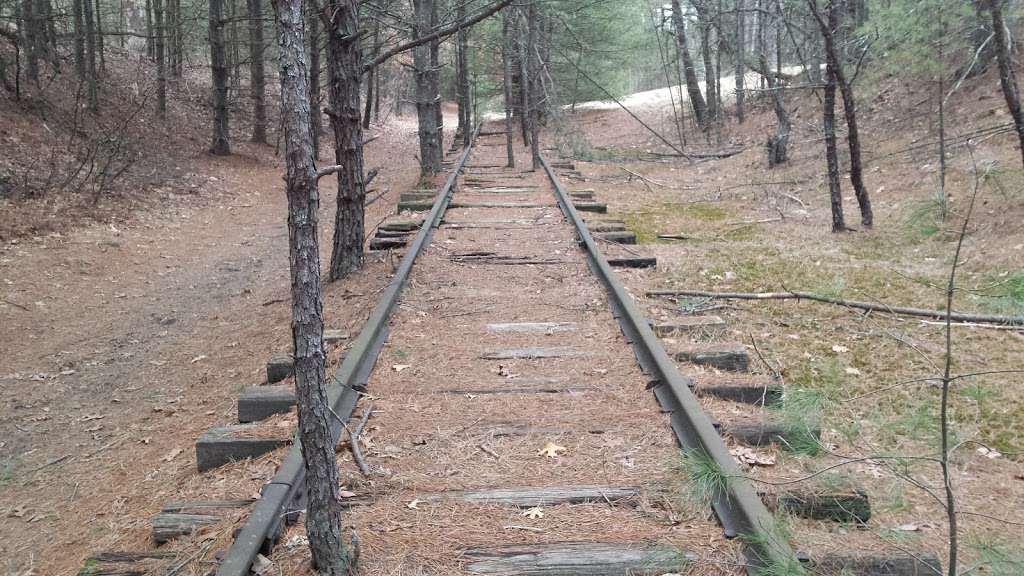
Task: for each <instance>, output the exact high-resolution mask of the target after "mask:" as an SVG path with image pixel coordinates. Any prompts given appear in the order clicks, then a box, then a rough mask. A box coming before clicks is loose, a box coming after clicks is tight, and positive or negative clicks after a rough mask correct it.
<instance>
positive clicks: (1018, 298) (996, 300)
mask: <svg viewBox="0 0 1024 576" xmlns="http://www.w3.org/2000/svg"><path fill="white" fill-rule="evenodd" d="M993 284H995V286H994V287H993V288H992V289H991V290H989V291H988V292H987V293H985V294H983V295H984V296H985V297H987V298H988V299H989V301H988V302H987V304H988V307H989V308H991V309H993V310H995V311H997V312H999V313H1002V314H1013V315H1016V314H1024V268H1021V269H1018V270H1015V271H1013V272H1008V273H1006V275H1005V276H1003V277H1001V278H998V277H997V278H995V279H994V282H993Z"/></svg>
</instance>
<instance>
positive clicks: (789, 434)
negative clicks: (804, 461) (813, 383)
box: [774, 388, 824, 456]
mask: <svg viewBox="0 0 1024 576" xmlns="http://www.w3.org/2000/svg"><path fill="white" fill-rule="evenodd" d="M823 403H824V401H823V398H822V395H821V393H820V392H818V391H816V390H810V389H806V388H794V389H789V390H786V394H785V396H783V398H782V404H781V405H779V406H777V407H775V408H774V410H775V411H776V412H777V413H778V417H779V419H780V421H781V423H782V427H783V429H784V430H785V431H786V448H788V449H789V450H790V451H791V452H794V453H797V454H805V455H808V456H814V455H817V454H818V453H819V452H821V442H820V441H819V440H818V437H817V436H816V435H815V434H814V432H815V431H816V430H818V429H820V427H821V414H822V406H823Z"/></svg>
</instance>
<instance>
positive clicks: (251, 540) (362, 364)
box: [217, 125, 480, 576]
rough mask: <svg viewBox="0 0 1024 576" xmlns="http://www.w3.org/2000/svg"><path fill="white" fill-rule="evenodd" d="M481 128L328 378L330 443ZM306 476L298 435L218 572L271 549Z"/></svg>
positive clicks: (239, 572) (299, 502)
mask: <svg viewBox="0 0 1024 576" xmlns="http://www.w3.org/2000/svg"><path fill="white" fill-rule="evenodd" d="M479 132H480V125H478V126H477V127H476V129H475V130H474V131H473V137H472V138H471V139H470V145H469V146H467V147H466V149H465V150H463V151H462V154H461V155H460V156H459V160H458V162H457V163H456V165H455V167H454V168H453V169H452V171H451V173H450V174H449V175H448V178H447V180H445V183H444V186H443V187H442V188H441V191H440V194H439V195H438V197H437V199H436V200H434V206H433V207H432V208H431V210H430V213H429V214H428V215H427V217H426V218H425V219H424V221H423V225H422V226H420V231H419V233H418V234H417V235H416V238H415V240H413V243H412V244H411V245H410V247H409V249H408V250H407V251H406V253H405V256H404V257H403V258H402V260H401V262H400V263H399V265H398V269H397V270H396V271H395V276H394V278H392V279H391V282H390V283H389V284H388V287H387V289H385V291H384V293H383V295H382V296H381V298H380V300H379V301H378V302H377V306H376V307H374V309H373V312H371V313H370V316H369V317H368V318H367V320H366V323H365V324H364V325H363V329H362V331H361V332H360V333H359V336H358V337H357V338H356V339H355V341H353V343H352V347H351V348H350V349H349V351H348V354H347V355H346V357H345V360H344V361H343V362H342V364H341V366H340V367H339V368H338V370H337V371H336V372H335V373H334V376H333V377H332V379H331V381H329V382H328V388H327V401H328V404H329V405H330V407H331V409H332V410H333V411H334V413H335V414H336V415H337V416H338V419H336V420H332V421H331V423H330V429H331V437H332V444H334V443H337V441H338V438H340V436H341V430H342V426H343V423H344V422H347V421H348V420H349V418H351V417H352V413H353V412H354V411H355V407H356V403H357V401H358V400H359V394H360V389H365V387H366V383H367V380H368V379H369V377H370V373H371V372H372V371H373V367H374V365H375V364H376V362H377V356H378V355H379V354H380V350H381V347H382V346H383V345H384V339H385V338H386V337H387V334H388V327H387V323H388V320H389V319H390V317H391V313H392V312H393V311H394V309H395V306H396V305H397V304H398V299H399V296H400V295H401V293H402V289H403V288H404V287H405V284H406V281H407V280H408V279H409V274H410V273H411V272H412V268H413V265H414V264H415V262H416V258H417V257H418V256H419V255H420V253H421V252H423V249H424V248H425V247H426V246H427V245H428V244H429V243H430V239H431V237H432V236H433V233H434V229H435V228H437V226H438V225H439V224H440V222H441V217H442V216H443V215H444V212H445V210H447V209H448V204H449V203H450V202H451V197H452V193H453V191H454V189H455V181H456V179H457V178H458V176H459V172H461V171H462V170H463V168H464V167H465V165H466V161H467V160H468V159H469V154H470V152H472V150H473V144H474V143H475V142H476V139H477V136H478V134H479ZM305 476H306V469H305V463H304V461H303V459H302V449H301V447H300V444H299V441H298V438H297V437H296V440H295V442H293V443H292V446H291V448H290V449H289V450H288V454H287V455H286V456H285V459H284V460H283V461H282V462H281V465H280V466H279V467H278V469H277V473H276V474H275V475H274V477H273V478H272V479H271V480H270V482H268V483H267V484H265V485H264V486H263V489H262V490H261V495H260V499H259V500H258V501H257V502H256V503H255V504H254V505H253V509H252V512H251V513H250V514H249V518H248V519H247V520H246V522H245V524H244V525H243V526H242V529H241V531H240V532H239V533H238V535H237V536H236V537H235V541H234V543H232V545H231V547H230V548H229V549H228V551H227V554H226V555H225V556H224V559H223V560H222V561H221V563H220V566H219V567H218V568H217V576H249V573H250V569H251V567H252V563H253V561H254V560H255V559H256V555H257V554H260V553H263V554H264V555H269V554H270V552H271V550H272V549H273V547H274V546H275V544H276V543H277V540H278V538H279V537H280V535H281V532H282V530H283V527H284V523H285V522H292V521H294V520H295V519H297V517H298V514H299V512H300V511H301V510H302V509H303V508H304V496H305V490H304V488H305V485H304V481H305Z"/></svg>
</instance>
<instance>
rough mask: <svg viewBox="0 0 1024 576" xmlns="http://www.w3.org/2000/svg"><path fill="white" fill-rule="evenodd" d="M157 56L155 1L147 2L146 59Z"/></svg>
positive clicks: (149, 0) (147, 0)
mask: <svg viewBox="0 0 1024 576" xmlns="http://www.w3.org/2000/svg"><path fill="white" fill-rule="evenodd" d="M83 1H84V0H83ZM155 54H156V48H155V47H154V46H153V0H146V58H149V59H150V60H152V59H153V56H154V55H155Z"/></svg>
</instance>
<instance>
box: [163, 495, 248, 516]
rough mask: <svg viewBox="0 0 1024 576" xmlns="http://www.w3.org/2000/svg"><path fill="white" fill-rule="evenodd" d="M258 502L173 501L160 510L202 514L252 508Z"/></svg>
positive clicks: (240, 500) (173, 512)
mask: <svg viewBox="0 0 1024 576" xmlns="http://www.w3.org/2000/svg"><path fill="white" fill-rule="evenodd" d="M255 501H256V500H254V499H252V498H242V499H238V500H172V501H171V502H168V503H167V504H164V507H163V508H162V509H161V510H160V511H161V512H164V513H167V514H201V513H203V512H206V513H209V512H210V511H212V510H232V509H236V508H245V507H246V506H251V505H252V503H253V502H255Z"/></svg>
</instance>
